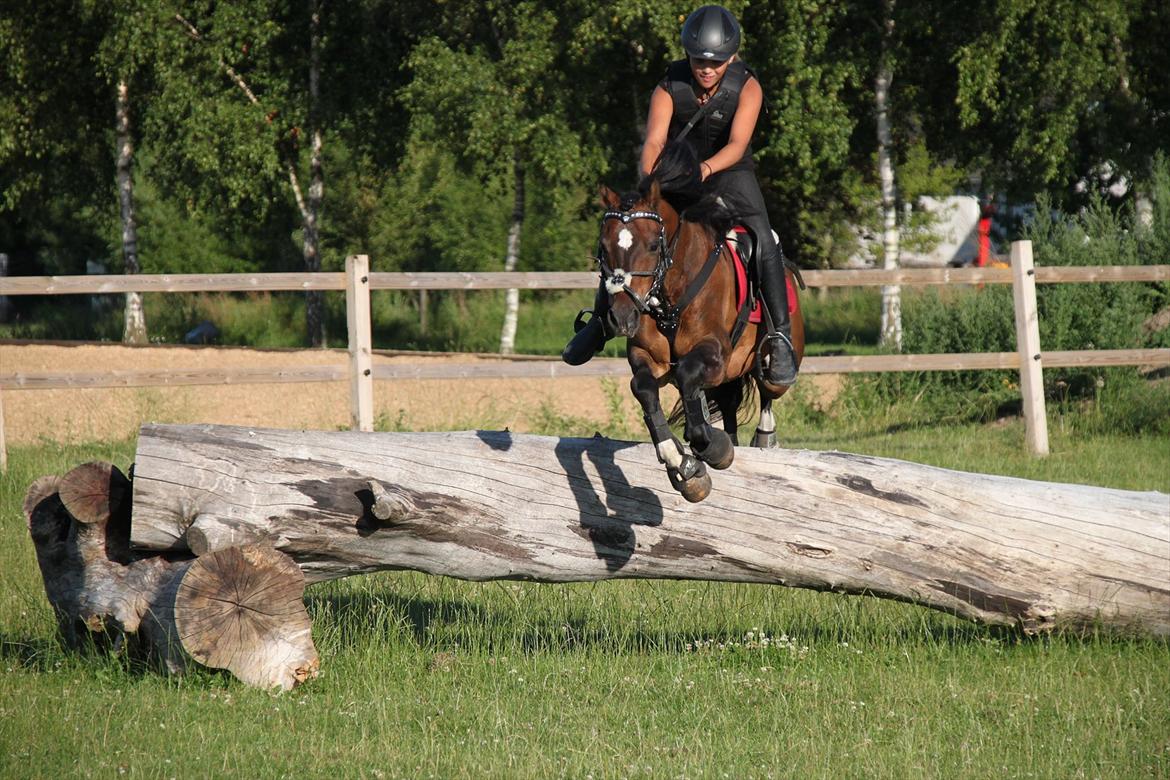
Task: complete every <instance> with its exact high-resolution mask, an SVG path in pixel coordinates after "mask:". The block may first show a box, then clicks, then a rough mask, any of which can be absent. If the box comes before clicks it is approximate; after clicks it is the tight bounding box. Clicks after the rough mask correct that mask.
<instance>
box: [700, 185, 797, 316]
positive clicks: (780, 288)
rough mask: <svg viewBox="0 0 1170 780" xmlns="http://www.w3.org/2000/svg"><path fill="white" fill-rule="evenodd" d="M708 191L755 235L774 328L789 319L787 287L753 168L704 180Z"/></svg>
mask: <svg viewBox="0 0 1170 780" xmlns="http://www.w3.org/2000/svg"><path fill="white" fill-rule="evenodd" d="M703 185H704V188H705V189H707V190H708V191H709V192H712V193H714V194H716V195H719V196H720V197H721V198H723V202H724V204H726V206H727V208H728V210H729V211H731V213H732V214H734V215H735V217H736V218H737V220H738V221H739V222H740V223H742V224H743V226H744V227H746V228H747V229H748V230H750V231H751V232H752V233H753V234H754V235H755V237H756V258H757V261H758V262H759V264H760V284H761V285H762V286H763V288H764V289H763V293H764V303H765V304H766V305H767V306H768V312H769V314H771V315H772V318H773V320H774V324H775V326H776V327H777V328H781V327H783V326H784V325H785V324H787V322H788V288H787V285H786V282H785V278H784V251H783V250H782V249H781V248H780V245H779V244H777V243H776V239H775V238H774V237H773V236H772V224H771V223H770V222H769V221H768V207H767V205H765V203H764V194H763V193H762V192H760V183H759V182H758V181H757V180H756V174H755V172H754V171H752V170H750V169H748V170H729V171H721V172H719V173H717V174H715V175H714V176H711V177H709V178H708V179H707V181H705V182H704V183H703Z"/></svg>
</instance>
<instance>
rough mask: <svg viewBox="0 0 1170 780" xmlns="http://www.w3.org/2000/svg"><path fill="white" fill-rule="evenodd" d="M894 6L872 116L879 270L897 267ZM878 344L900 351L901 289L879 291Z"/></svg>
mask: <svg viewBox="0 0 1170 780" xmlns="http://www.w3.org/2000/svg"><path fill="white" fill-rule="evenodd" d="M894 2H895V0H884V2H883V3H882V8H883V11H884V14H883V15H884V18H883V20H882V21H883V29H882V44H881V46H882V48H881V55H880V58H879V61H878V73H877V77H876V79H875V80H874V89H873V99H874V112H875V114H876V115H877V141H878V146H877V154H878V177H879V179H880V180H881V189H882V268H884V269H885V270H887V271H888V270H892V269H894V268H897V267H898V255H899V252H900V249H899V239H900V236H899V233H898V191H897V186H896V185H895V183H894V162H893V152H894V138H893V134H892V133H891V132H890V100H889V98H890V85H891V83H892V82H893V79H894V64H893V52H892V48H893V43H894ZM881 328H882V329H881V342H882V344H883V345H885V346H887V347H893V348H894V349H895V350H897V351H899V352H901V351H902V288H901V287H900V286H899V285H886V286H884V287H882V326H881Z"/></svg>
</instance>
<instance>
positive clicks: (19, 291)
mask: <svg viewBox="0 0 1170 780" xmlns="http://www.w3.org/2000/svg"><path fill="white" fill-rule="evenodd" d="M803 277H804V280H805V282H806V283H807V284H808V285H809V286H810V287H867V286H885V285H907V286H925V285H945V284H1012V285H1013V289H1014V290H1015V304H1016V321H1017V342H1018V348H1017V351H1016V352H993V353H981V354H932V355H865V356H850V355H841V356H824V357H809V358H807V359H806V360H805V361H804V362H803V364H802V365H801V371H802V372H804V373H808V374H826V373H860V372H886V371H956V370H987V369H1015V370H1019V371H1020V378H1021V390H1022V393H1023V395H1024V417H1025V422H1026V427H1027V432H1028V442H1029V446H1030V447H1031V449H1032V451H1033V452H1035V453H1036V454H1044V453H1046V452H1047V449H1048V442H1047V427H1046V425H1047V423H1046V417H1045V409H1044V398H1043V393H1042V392H1041V382H1040V377H1041V374H1040V371H1041V369H1042V367H1043V366H1047V367H1050V368H1057V367H1080V366H1084V367H1090V366H1091V367H1096V366H1102V367H1104V366H1150V367H1154V368H1165V367H1170V349H1125V350H1086V351H1055V352H1042V351H1041V349H1040V344H1039V335H1038V329H1037V322H1036V317H1037V313H1036V298H1035V285H1036V284H1037V283H1041V284H1061V283H1064V284H1078V283H1090V282H1167V281H1170V265H1142V266H1077V267H1070V266H1060V267H1041V268H1034V267H1033V265H1032V250H1031V243H1030V242H1026V241H1018V242H1016V243H1014V244H1013V245H1012V267H1010V268H903V269H894V270H837V271H804V272H803ZM596 285H597V275H596V274H595V273H575V272H553V273H544V272H542V273H536V272H532V273H528V272H512V273H507V272H498V273H444V272H437V273H376V272H375V273H371V272H370V270H369V261H368V258H367V257H366V256H365V255H354V256H351V257H349V258H347V259H346V270H345V272H322V273H276V274H157V275H155V274H133V275H116V276H26V277H0V295H74V294H88V295H100V294H118V293H127V292H154V293H160V292H173V293H190V292H247V291H253V292H276V291H297V290H300V291H304V290H325V291H329V290H334V291H345V293H346V312H347V320H348V325H349V350H348V354H349V365H348V366H341V365H336V366H334V365H322V366H294V367H280V368H225V369H206V368H204V369H182V368H179V369H158V370H153V369H152V370H134V369H112V370H109V371H103V372H70V371H43V372H35V371H24V372H14V373H13V372H10V373H4V372H0V392H2V391H3V390H15V391H20V390H37V389H53V388H56V389H61V388H97V387H157V386H184V385H222V384H268V383H284V382H336V381H347V380H348V382H349V384H350V399H351V401H350V407H351V417H352V424H353V427H354V428H357V429H359V430H371V429H372V426H373V422H372V421H373V382H374V380H396V379H397V380H401V379H455V378H481V379H486V378H492V377H497V378H518V377H521V378H538V377H570V376H571V377H617V376H626V375H628V373H629V367H628V365H627V363H626V362H625V360H621V359H612V358H611V359H595V360H593V361H590V362H589V363H586V364H585V365H583V366H576V367H570V366H566V365H564V364H563V363H561V362H559V361H553V360H541V359H531V358H529V359H515V360H507V361H504V360H497V361H493V362H492V363H490V364H488V363H458V364H443V365H425V364H419V365H374V364H373V360H372V358H373V355H374V354H375V352H374V350H373V345H372V342H371V335H370V319H369V316H370V315H369V305H370V291H371V290H418V291H423V290H497V289H509V288H516V289H528V290H570V289H592V288H594V287H596ZM6 460H7V452H6V447H5V445H4V407H3V400H2V396H0V470H2V469H3V468H4V466H5V463H6Z"/></svg>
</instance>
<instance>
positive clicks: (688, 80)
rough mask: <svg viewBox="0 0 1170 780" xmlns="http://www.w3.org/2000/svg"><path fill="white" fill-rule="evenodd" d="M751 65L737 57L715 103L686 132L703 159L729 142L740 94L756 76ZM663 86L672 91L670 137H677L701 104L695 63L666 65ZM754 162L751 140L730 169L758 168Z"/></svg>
mask: <svg viewBox="0 0 1170 780" xmlns="http://www.w3.org/2000/svg"><path fill="white" fill-rule="evenodd" d="M754 75H755V74H754V73H752V72H751V69H750V68H748V67H747V65H745V64H744V63H743V62H742V61H741V60H736V61H735V62H733V63H731V64H730V65H728V66H727V71H726V72H725V73H724V74H723V80H722V81H721V82H720V83H719V89H718V90H717V91H716V92H715V94H714V96H712V98H711V106H710V108H708V109H707V111H706V114H705V115H704V116H703V117H702V118H700V119H699V121H698V122H696V123H695V126H694V127H692V128H691V131H690V132H689V133H688V134H687V136H686V139H685V140H686V142H687V143H688V144H689V145H690V146H691V148H692V149H694V150H695V154H696V155H698V157H699V159H700V160H706V159H707V158H709V157H711V156H713V155H714V154H715V153H716V152H718V151H719V150H720V149H722V148H723V147H724V146H727V142H728V141H729V140H731V121H732V119H734V118H735V110H736V109H737V108H738V107H739V95H740V93H741V92H742V91H743V85H744V84H746V83H747V80H748V77H749V76H754ZM659 86H661V87H662V88H663V89H665V90H666V91H667V92H668V93H670V98H671V101H672V102H673V103H674V113H673V114H672V115H671V117H670V129H669V130H668V131H667V137H668V138H677V137H678V135H679V133H681V132H682V131H683V128H685V127H686V126H687V124H688V123H689V122H690V121H691V119H692V118H693V117H694V115H695V112H697V111H698V110H699V109H700V108H701V106H700V105H699V96H698V90H697V85H696V83H695V79H694V76H693V75H692V74H691V66H690V63H689V62H688V61H687V60H676V61H674V62H672V63H671V64H670V67H668V68H667V69H666V76H665V77H664V78H663V79H662V81H661V82H659ZM754 169H755V163H753V162H752V146H751V144H750V143H749V144H748V147H747V149H745V150H744V153H743V157H742V158H740V160H739V162H737V163H735V164H734V165H732V166H731V167H730V168H727V169H726V170H729V171H741V170H754Z"/></svg>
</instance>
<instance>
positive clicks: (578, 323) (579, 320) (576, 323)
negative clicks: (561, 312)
mask: <svg viewBox="0 0 1170 780" xmlns="http://www.w3.org/2000/svg"><path fill="white" fill-rule="evenodd" d="M586 314H588V315H590V317H589V319H585V315H586ZM596 316H597V314H596V313H595V312H594V311H593V309H582V310H581V311H579V312H577V317H576V319H574V320H573V332H574V333H580V332H581V331H582V330H584V329H585V326H586V325H588V324H589V323H590V322H592V321H593V318H594V317H596Z"/></svg>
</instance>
